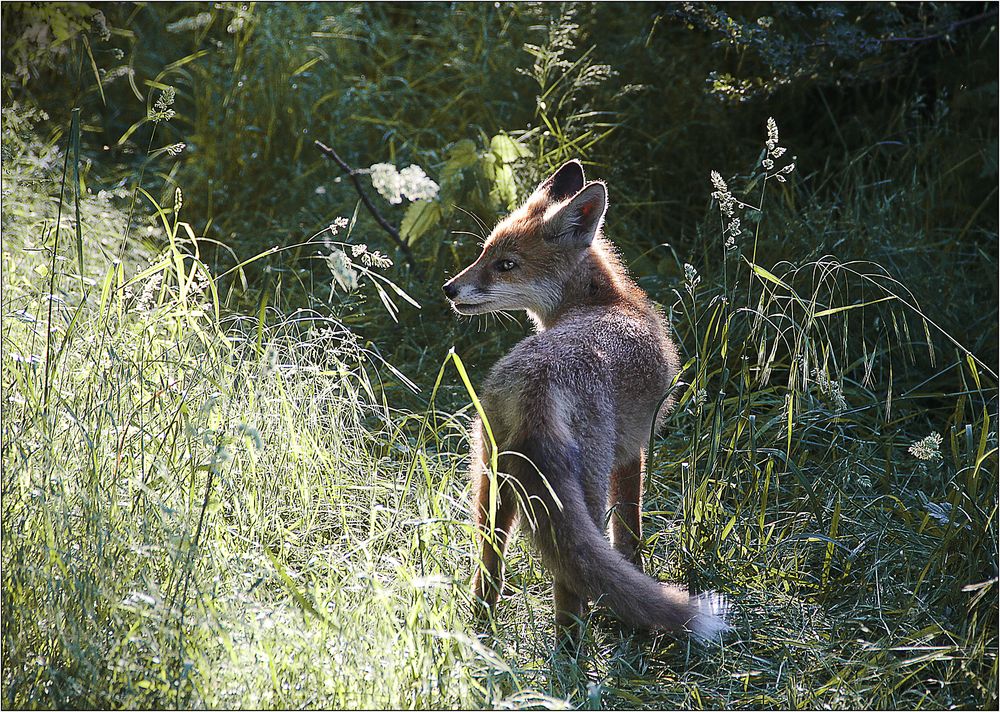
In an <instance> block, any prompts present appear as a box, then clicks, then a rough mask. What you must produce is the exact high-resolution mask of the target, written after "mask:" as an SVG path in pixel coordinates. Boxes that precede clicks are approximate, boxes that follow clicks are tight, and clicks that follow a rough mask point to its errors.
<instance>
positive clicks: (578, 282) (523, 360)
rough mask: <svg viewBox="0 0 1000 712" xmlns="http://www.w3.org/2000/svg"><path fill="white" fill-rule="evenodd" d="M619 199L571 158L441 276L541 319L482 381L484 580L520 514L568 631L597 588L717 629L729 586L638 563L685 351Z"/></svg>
mask: <svg viewBox="0 0 1000 712" xmlns="http://www.w3.org/2000/svg"><path fill="white" fill-rule="evenodd" d="M607 205H608V195H607V189H606V187H605V185H604V184H603V183H601V182H590V183H587V182H586V181H585V179H584V173H583V168H582V166H581V165H580V164H579V163H578V162H576V161H571V162H569V163H567V164H565V165H563V166H562V167H561V168H560V169H559V170H558V171H556V172H555V173H554V174H553V175H552V176H551V177H550V178H548V179H547V180H546V181H544V182H543V183H542V184H541V185H539V186H538V188H537V189H536V190H535V191H534V193H533V194H532V195H531V196H530V197H529V198H528V200H527V201H526V202H525V203H524V205H522V206H521V207H520V208H519V209H518V210H516V211H515V212H513V213H512V214H511V215H510V216H508V217H507V218H506V219H504V220H503V221H501V222H500V223H499V224H498V225H497V227H496V228H495V229H494V230H493V231H492V233H491V234H490V236H489V237H488V238H487V240H486V242H485V244H484V246H483V251H482V254H481V255H480V256H479V258H478V259H477V260H476V261H475V262H474V263H473V264H472V265H470V266H469V267H468V268H466V269H465V270H463V271H462V272H461V273H460V274H458V275H457V276H456V277H455V278H453V279H452V280H451V281H449V282H448V283H447V284H445V286H444V290H445V293H446V295H447V296H448V298H449V299H450V300H451V301H452V304H453V307H454V309H455V311H457V312H458V313H459V314H465V315H468V314H482V313H487V312H491V311H503V310H521V309H523V310H525V311H527V313H528V314H529V316H530V317H531V319H532V320H533V321H534V323H535V326H536V333H535V334H533V335H532V336H529V337H527V338H526V339H524V340H523V341H521V342H520V343H519V344H517V346H515V347H514V348H513V349H512V350H511V351H510V353H508V354H507V355H506V356H504V357H503V358H502V359H500V361H499V362H497V364H496V365H495V366H494V367H493V369H492V370H491V372H490V375H489V377H488V378H487V381H486V384H485V388H484V389H483V393H482V394H481V395H482V397H481V400H482V403H483V407H484V411H485V413H486V416H487V420H488V422H489V426H490V432H491V433H492V435H493V440H494V441H495V443H496V446H497V448H498V455H499V457H500V460H499V462H500V467H499V470H500V474H499V476H498V478H497V479H496V480H495V481H496V482H497V483H498V485H497V486H498V491H497V492H493V493H491V491H490V487H491V484H490V477H489V472H488V463H489V462H490V448H491V443H490V442H488V439H487V438H486V437H484V432H483V431H484V429H483V427H482V425H481V424H477V428H476V430H477V439H476V444H475V448H476V450H477V457H475V458H474V467H473V469H474V472H473V477H474V485H475V487H476V496H475V502H474V507H473V516H474V518H475V520H476V523H477V525H478V528H479V531H480V533H481V537H482V543H481V544H482V545H481V552H480V567H479V568H478V570H477V573H476V577H475V580H474V589H475V590H474V593H475V594H476V596H477V598H478V599H479V600H481V601H482V602H483V603H484V604H485V605H486V607H487V608H491V607H492V606H493V605H494V604H495V602H496V598H497V595H498V593H499V590H500V586H501V582H502V563H503V562H502V558H503V550H504V546H505V545H506V541H507V538H508V537H509V535H510V533H511V531H512V529H513V526H514V522H515V521H516V519H517V518H518V517H519V516H520V518H521V520H522V523H523V524H524V525H526V528H527V529H528V531H530V532H531V534H532V538H533V540H534V542H535V544H536V546H537V547H538V548H539V550H540V552H541V554H542V557H543V560H544V561H545V563H546V565H547V567H548V568H549V569H550V570H551V571H552V573H553V575H554V578H555V587H554V590H555V605H556V620H557V625H558V626H559V627H560V629H561V630H562V631H564V632H566V633H568V634H569V637H570V639H572V640H575V639H576V638H577V637H578V635H579V628H578V622H579V620H580V618H581V617H582V616H583V614H584V612H585V610H586V604H587V601H588V600H598V599H601V600H602V601H604V602H605V603H607V604H608V605H609V606H610V607H611V608H612V609H613V610H615V611H616V613H617V614H618V615H619V616H620V617H622V618H623V619H625V620H627V621H629V622H631V623H632V624H634V625H638V626H641V627H646V628H653V629H662V630H672V631H679V630H683V629H686V630H690V631H693V632H695V633H696V634H698V635H700V636H702V637H714V636H715V635H717V634H718V633H719V632H720V631H721V630H723V629H724V628H725V624H724V622H723V620H722V617H721V615H722V613H723V610H722V609H723V608H724V603H723V601H722V600H721V598H720V597H718V596H715V595H707V596H700V597H697V596H696V597H692V596H689V595H688V593H687V592H686V591H685V590H683V589H682V588H679V587H675V586H666V585H661V584H659V583H658V582H656V581H654V580H653V579H652V578H649V577H647V576H645V575H644V574H643V573H642V572H641V558H640V546H641V543H642V538H641V496H642V479H643V478H642V470H643V462H644V456H645V445H646V443H647V441H648V439H649V437H650V434H651V431H652V430H653V428H654V427H655V424H654V421H656V420H657V419H658V418H662V417H663V415H665V414H666V412H667V411H668V410H669V408H670V406H671V405H672V401H673V399H672V397H671V395H670V393H671V389H672V387H673V385H674V381H675V379H676V377H677V374H678V370H679V368H678V356H677V351H676V348H675V347H674V344H673V342H672V340H671V338H670V334H669V330H668V327H667V325H666V323H665V321H664V319H663V316H662V314H661V313H660V312H659V310H658V309H657V308H656V307H655V306H654V304H653V303H652V302H651V300H650V299H649V298H648V296H647V295H646V294H645V293H644V292H643V291H642V290H641V289H640V288H639V287H638V285H636V284H635V282H633V281H632V280H631V279H630V278H629V276H628V274H627V272H626V270H625V268H624V266H623V264H622V262H621V260H620V258H619V257H618V255H617V253H616V251H615V249H614V247H613V246H612V245H611V243H610V242H608V241H607V239H606V238H605V237H604V235H603V223H604V218H605V214H606V211H607ZM491 502H492V503H493V504H491ZM609 517H610V522H611V526H610V529H611V537H612V542H613V546H612V543H611V542H609V541H608V540H607V539H606V538H605V536H604V532H605V528H606V525H605V523H606V522H608V521H609Z"/></svg>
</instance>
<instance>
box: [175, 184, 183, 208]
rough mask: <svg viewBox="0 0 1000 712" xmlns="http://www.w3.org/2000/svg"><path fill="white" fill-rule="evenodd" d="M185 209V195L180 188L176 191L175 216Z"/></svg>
mask: <svg viewBox="0 0 1000 712" xmlns="http://www.w3.org/2000/svg"><path fill="white" fill-rule="evenodd" d="M183 207H184V193H182V192H181V189H180V187H179V186H178V187H177V188H175V189H174V215H177V214H179V213H180V211H181V208H183Z"/></svg>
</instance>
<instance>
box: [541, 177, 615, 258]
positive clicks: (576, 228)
mask: <svg viewBox="0 0 1000 712" xmlns="http://www.w3.org/2000/svg"><path fill="white" fill-rule="evenodd" d="M607 209H608V189H607V188H605V187H604V183H599V182H594V183H588V184H587V185H586V186H585V187H584V188H583V190H581V191H580V192H579V193H577V194H576V195H574V196H573V199H572V200H570V201H569V202H568V203H566V205H564V206H563V207H562V208H560V210H559V212H558V213H556V214H555V215H553V216H552V218H551V221H550V224H551V225H552V231H551V232H550V233H549V241H550V242H555V243H557V244H559V245H562V246H565V247H572V248H577V249H582V248H585V247H588V246H589V245H590V243H591V242H593V241H594V236H595V235H597V231H598V230H600V229H601V224H602V223H603V222H604V213H605V212H606V211H607Z"/></svg>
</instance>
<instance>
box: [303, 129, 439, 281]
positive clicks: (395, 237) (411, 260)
mask: <svg viewBox="0 0 1000 712" xmlns="http://www.w3.org/2000/svg"><path fill="white" fill-rule="evenodd" d="M315 143H316V148H318V149H319V150H320V151H321V152H322V153H323V155H324V156H326V157H327V158H329V159H330V160H332V161H333V162H334V163H336V164H337V165H338V166H340V170H342V171H344V173H346V174H347V177H348V178H350V179H351V182H352V183H353V184H354V190H356V191H357V192H358V195H359V196H361V202H362V203H364V204H365V207H366V208H367V209H368V212H369V213H371V215H372V217H373V218H375V222H377V223H378V224H379V226H380V227H381V228H382V229H383V230H385V232H386V234H388V235H389V237H391V238H392V241H393V242H395V243H396V246H397V247H398V248H399V249H401V250H402V251H403V255H405V257H406V262H407V264H409V265H410V268H411V269H412V270H413V271H414V273H415V274H416V275H417V276H418V277H419V276H420V268H419V267H418V266H417V260H416V258H415V257H414V256H413V251H412V250H410V246H409V245H407V244H406V242H405V241H403V238H401V237H400V236H399V230H397V229H396V228H394V227H393V226H392V224H391V223H389V221H388V220H386V219H385V218H384V217H382V214H381V213H380V212H379V211H378V208H376V207H375V204H374V203H373V202H372V201H371V198H369V197H368V196H367V195H366V194H365V191H364V189H363V188H362V187H361V181H360V179H359V178H358V173H357V172H356V171H355V170H354V169H353V168H351V167H350V166H349V165H348V164H347V162H346V161H345V160H344V159H343V158H341V157H340V156H339V155H338V154H337V152H336V151H334V150H333V149H332V148H330V147H329V146H327V145H326V144H325V143H323V142H322V141H316V142H315Z"/></svg>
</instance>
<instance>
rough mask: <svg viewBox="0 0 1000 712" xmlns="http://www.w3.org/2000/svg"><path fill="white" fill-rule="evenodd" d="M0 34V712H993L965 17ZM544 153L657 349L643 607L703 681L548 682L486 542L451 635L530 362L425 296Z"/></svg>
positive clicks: (387, 17)
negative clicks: (491, 445) (495, 433)
mask: <svg viewBox="0 0 1000 712" xmlns="http://www.w3.org/2000/svg"><path fill="white" fill-rule="evenodd" d="M2 12H3V54H4V56H3V78H2V81H3V86H2V90H3V127H2V137H3V147H2V152H3V153H2V157H3V167H2V190H3V194H2V209H0V220H2V223H0V226H2V234H3V246H2V271H3V289H2V296H0V300H2V303H0V313H2V329H0V344H2V366H3V375H2V389H3V391H2V396H0V403H2V425H0V431H2V444H0V455H2V466H3V476H2V481H0V487H2V500H3V501H2V510H3V511H2V525H0V527H2V586H3V589H2V646H3V652H2V658H3V673H2V674H3V689H2V696H0V699H2V702H3V705H4V707H7V708H18V709H21V708H107V709H117V708H138V709H146V708H157V709H165V708H175V707H176V708H263V709H270V708H302V707H305V708H332V709H413V708H416V709H452V708H466V709H468V708H471V709H476V708H499V709H525V708H531V709H535V708H583V709H604V708H607V709H630V708H637V709H658V708H684V709H764V708H766V709H771V708H782V709H828V708H835V709H911V708H912V709H916V708H921V709H923V708H927V709H946V708H947V709H951V708H960V709H993V708H995V707H996V705H997V700H998V691H997V685H998V683H997V680H998V675H1000V669H998V595H1000V594H998V591H1000V585H998V578H997V577H998V547H1000V539H998V467H997V464H998V463H997V460H998V439H997V418H998V413H997V407H998V375H997V373H998V370H1000V369H998V315H1000V310H998V294H997V275H998V229H997V214H998V210H997V181H998V177H997V176H998V174H997V66H996V62H995V58H996V55H997V33H996V23H997V14H996V9H995V6H993V5H991V4H988V3H958V4H946V5H941V6H938V5H930V4H920V5H916V4H914V5H906V4H900V5H899V6H890V5H888V4H878V3H862V4H856V5H851V6H840V5H838V4H825V5H817V6H811V5H810V6H805V5H782V4H770V3H750V4H746V5H738V6H737V5H733V6H728V5H720V6H714V5H698V6H695V5H665V6H661V5H651V4H615V3H612V4H608V5H598V4H593V5H590V4H564V5H556V4H511V5H507V4H500V3H497V4H495V5H494V4H464V3H448V4H443V3H442V4H388V3H387V4H324V3H303V4H281V3H277V4H263V3H219V4H212V5H208V4H199V3H162V4H146V5H142V4H136V5H126V4H103V3H90V4H84V3H75V4H67V5H37V4H36V5H32V4H27V3H5V4H4V6H3V10H2ZM315 141H320V142H322V143H323V144H324V145H327V146H330V147H332V148H334V149H335V150H336V152H337V154H338V155H339V156H341V157H342V158H343V160H344V161H346V162H347V163H348V164H349V166H350V167H351V168H354V169H360V170H359V171H358V172H357V173H356V177H357V179H358V185H359V186H360V189H361V190H362V191H363V192H364V193H365V195H366V196H367V198H368V199H369V200H370V201H371V203H372V206H373V207H374V209H375V212H377V213H378V214H379V215H380V216H381V218H382V220H383V221H384V222H385V223H386V225H380V224H379V223H378V222H377V220H376V218H375V217H374V216H373V214H372V211H370V210H369V209H368V208H367V207H366V205H365V204H364V203H363V202H362V201H361V199H360V198H359V195H358V190H357V188H356V186H355V184H354V183H353V181H352V180H351V179H350V178H349V177H348V176H347V175H346V174H345V172H344V171H343V170H342V169H341V168H340V167H338V166H337V165H336V164H335V162H334V161H331V160H330V158H329V156H328V155H327V154H326V153H324V152H323V151H322V150H319V149H318V148H317V146H316V145H315ZM569 158H579V159H581V160H582V161H583V162H584V164H585V166H586V170H587V173H588V176H589V177H593V178H601V179H604V180H606V181H607V182H608V185H609V190H610V205H611V207H610V209H609V213H608V218H607V226H606V231H607V234H608V236H609V237H610V238H611V239H612V241H614V242H615V243H616V244H617V245H618V246H619V248H620V250H621V252H622V255H623V257H624V259H625V262H626V264H627V265H628V266H629V269H630V271H631V273H632V274H633V275H634V276H635V278H636V279H637V281H638V282H639V284H640V285H641V286H642V287H643V288H644V289H646V291H647V292H648V293H649V294H650V296H651V297H652V298H653V299H654V300H655V301H656V302H657V303H659V304H660V305H661V306H662V308H663V309H664V311H665V312H666V313H667V314H668V315H669V316H670V320H671V323H672V325H673V327H674V329H675V332H676V338H677V341H678V344H679V345H680V349H681V353H682V360H683V372H682V374H681V380H680V383H679V385H678V390H677V394H678V404H677V406H676V408H675V409H674V411H673V412H672V413H671V414H670V415H669V416H668V418H667V421H666V425H665V427H664V428H663V429H662V430H661V431H660V432H659V433H657V434H655V436H653V437H651V441H650V453H649V457H648V469H647V475H646V493H647V494H646V502H645V509H644V526H645V537H646V542H645V552H646V557H647V558H646V571H647V572H649V573H651V574H652V575H654V576H657V577H659V578H662V579H664V580H672V581H679V582H682V583H685V584H687V585H689V586H691V587H692V588H694V589H696V590H705V589H715V590H718V591H720V592H723V593H724V594H725V595H726V596H727V597H728V599H729V600H730V602H731V605H732V610H731V621H730V623H731V625H732V630H731V632H730V633H729V634H728V635H727V637H726V638H725V639H724V640H723V641H722V642H721V643H720V644H718V645H701V644H698V643H696V642H694V641H692V640H689V639H687V638H684V637H680V638H678V637H672V636H668V635H660V634H651V633H644V632H640V631H635V630H631V629H629V628H627V627H625V626H623V625H622V624H621V623H619V622H617V621H616V620H615V619H614V618H613V617H612V616H611V615H610V614H609V613H608V612H607V611H604V610H602V609H600V608H598V609H596V610H595V611H594V612H593V613H592V614H591V616H590V618H589V620H588V626H587V634H586V636H587V637H586V645H585V647H584V648H583V650H582V651H581V652H580V653H579V654H578V655H576V656H569V655H567V654H565V653H554V652H553V647H552V633H553V631H552V622H551V602H550V593H549V591H550V584H549V579H548V577H547V575H546V573H545V571H544V570H543V568H542V567H541V565H540V563H539V562H538V560H537V557H536V555H535V554H534V552H533V551H532V550H531V549H530V547H528V546H527V544H526V542H525V541H524V539H523V538H518V539H517V540H516V542H515V545H514V546H513V547H512V549H511V551H510V553H509V556H508V571H509V575H510V581H509V590H508V591H506V592H505V595H504V597H503V599H502V600H501V604H500V607H499V609H498V610H497V612H496V615H495V616H494V617H493V618H492V619H491V620H490V621H488V624H487V625H486V627H485V629H484V628H482V627H477V626H476V625H475V623H474V620H473V616H472V609H473V606H472V603H473V602H472V601H471V600H470V591H469V582H470V580H471V577H472V573H473V570H474V565H475V562H474V561H473V557H472V551H473V530H472V527H471V524H470V522H469V515H468V499H469V482H468V479H467V476H466V470H467V467H468V446H469V434H468V425H469V422H470V421H471V418H472V417H473V416H474V414H475V405H474V403H475V391H476V388H477V387H478V386H479V384H481V383H482V380H483V379H484V377H485V374H486V372H487V370H488V369H489V367H490V366H491V365H492V363H493V362H494V361H495V360H496V359H497V358H498V357H499V356H500V355H501V354H502V353H504V352H505V351H506V350H507V349H508V348H510V347H511V346H512V345H513V344H514V343H516V341H517V340H518V339H520V338H522V337H523V336H524V335H526V334H528V333H530V330H531V327H530V325H529V323H528V320H527V319H526V318H525V317H524V315H523V314H512V315H509V317H510V318H507V315H498V316H492V317H488V318H487V317H479V318H473V319H469V318H465V317H458V316H457V315H455V314H453V313H451V312H450V310H449V309H448V306H447V304H446V301H445V300H444V297H443V295H442V294H441V291H440V285H441V284H442V283H443V282H444V281H445V280H446V279H447V278H448V277H450V276H451V275H454V274H455V273H456V272H457V271H458V270H459V269H461V268H462V267H463V266H465V265H466V264H468V263H469V262H470V261H471V260H472V259H474V258H475V256H476V255H477V254H478V251H479V245H480V243H481V241H482V239H483V238H484V237H485V235H486V234H487V233H488V231H489V229H490V227H491V226H492V224H494V223H495V221H496V220H497V219H498V217H500V216H502V215H503V214H504V213H505V212H506V211H508V210H510V209H511V208H512V207H513V206H515V205H517V203H518V201H520V200H522V199H523V198H524V197H525V196H526V195H528V194H529V193H530V191H531V189H532V187H533V186H534V185H535V184H536V183H537V181H538V180H539V179H541V178H542V177H544V176H545V175H547V174H548V172H549V171H551V169H552V168H554V167H557V166H558V165H560V164H561V163H562V162H563V161H564V160H567V159H569ZM386 164H388V167H387V165H386ZM377 166H381V167H377ZM409 166H419V169H420V170H419V172H418V171H416V170H414V169H409V168H408V167H409ZM396 169H399V170H400V171H403V172H402V173H397V172H396ZM400 175H402V176H403V178H402V179H400V178H399V176H400ZM421 176H423V178H421ZM428 180H429V181H430V183H428V182H427V181H428ZM394 181H396V182H394ZM431 183H432V184H433V185H431ZM394 190H398V191H400V192H398V193H396V192H394ZM418 190H419V191H421V192H420V195H419V196H418V197H417V199H413V200H411V199H410V197H408V196H407V191H409V192H410V194H416V192H417V191H418ZM386 226H388V227H389V228H390V229H388V230H387V229H386ZM393 230H394V231H395V233H396V234H395V235H390V234H389V233H390V232H392V231H393Z"/></svg>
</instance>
